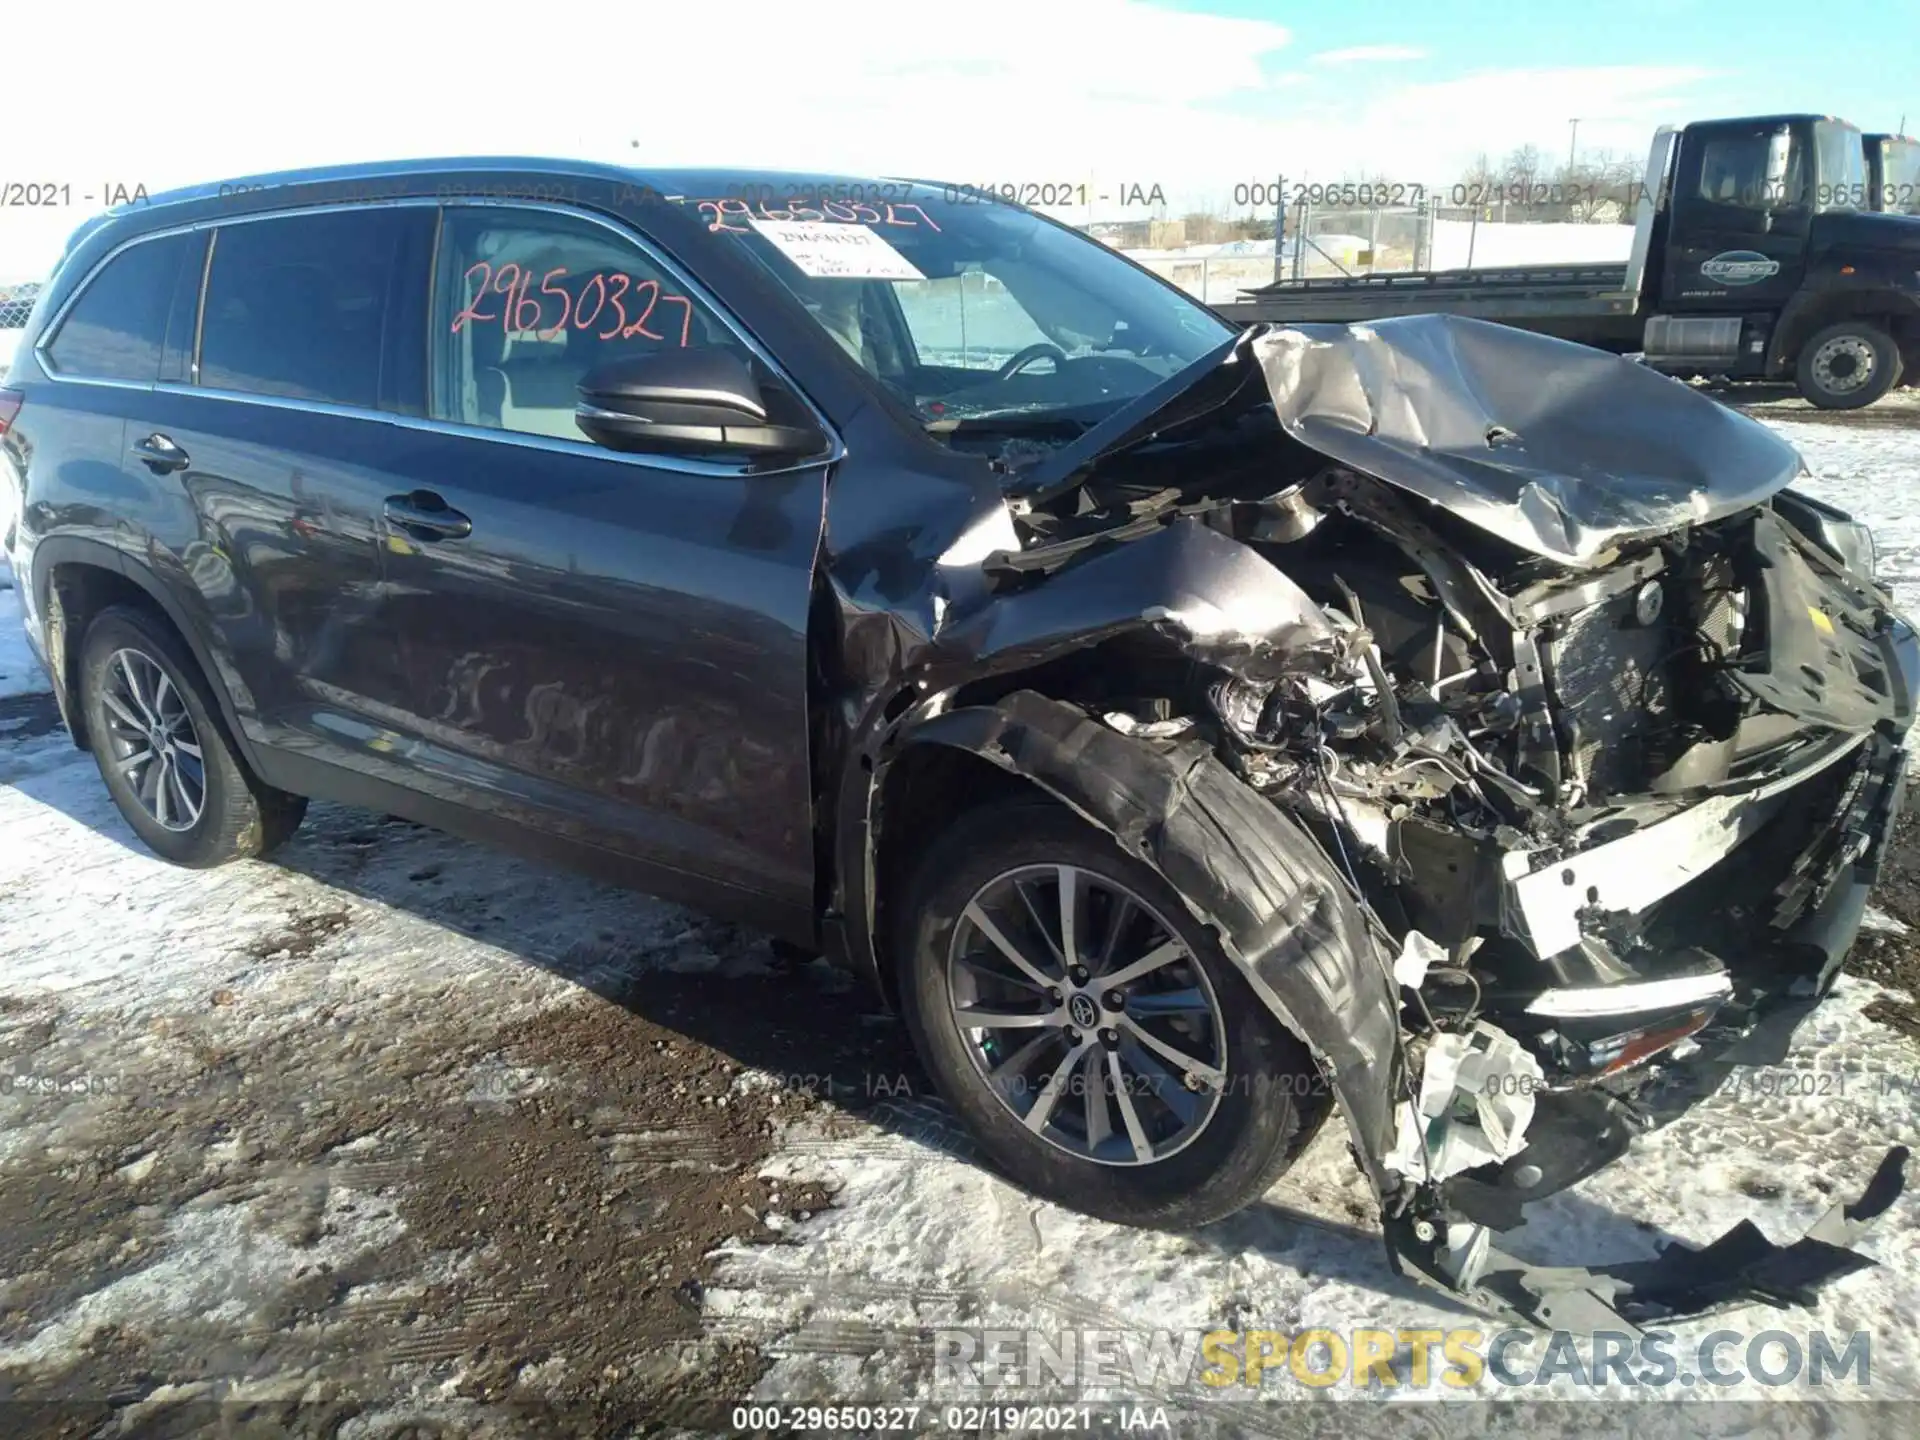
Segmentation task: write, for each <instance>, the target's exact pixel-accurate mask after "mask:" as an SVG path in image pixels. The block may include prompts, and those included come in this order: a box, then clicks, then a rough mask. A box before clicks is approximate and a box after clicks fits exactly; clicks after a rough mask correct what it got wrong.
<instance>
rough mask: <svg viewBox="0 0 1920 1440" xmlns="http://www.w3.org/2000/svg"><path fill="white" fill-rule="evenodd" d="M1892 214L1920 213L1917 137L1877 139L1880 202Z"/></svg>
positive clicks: (1883, 208)
mask: <svg viewBox="0 0 1920 1440" xmlns="http://www.w3.org/2000/svg"><path fill="white" fill-rule="evenodd" d="M1877 208H1879V209H1881V210H1886V211H1888V212H1890V213H1892V214H1895V215H1920V140H1882V141H1881V142H1880V204H1879V206H1878V207H1877Z"/></svg>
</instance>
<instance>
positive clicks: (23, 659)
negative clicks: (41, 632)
mask: <svg viewBox="0 0 1920 1440" xmlns="http://www.w3.org/2000/svg"><path fill="white" fill-rule="evenodd" d="M48 688H50V686H49V682H48V680H47V672H46V671H44V670H42V669H41V668H40V662H39V661H38V660H36V659H35V658H34V655H33V650H32V648H31V647H30V646H29V645H28V644H27V632H26V630H25V629H24V628H23V625H22V621H21V617H20V592H19V591H18V590H16V589H15V588H14V584H13V572H12V571H11V570H10V569H8V568H7V565H6V562H5V561H0V700H4V699H5V698H6V697H7V696H9V695H33V694H37V693H38V692H40V691H42V690H46V689H48ZM0 733H4V732H0Z"/></svg>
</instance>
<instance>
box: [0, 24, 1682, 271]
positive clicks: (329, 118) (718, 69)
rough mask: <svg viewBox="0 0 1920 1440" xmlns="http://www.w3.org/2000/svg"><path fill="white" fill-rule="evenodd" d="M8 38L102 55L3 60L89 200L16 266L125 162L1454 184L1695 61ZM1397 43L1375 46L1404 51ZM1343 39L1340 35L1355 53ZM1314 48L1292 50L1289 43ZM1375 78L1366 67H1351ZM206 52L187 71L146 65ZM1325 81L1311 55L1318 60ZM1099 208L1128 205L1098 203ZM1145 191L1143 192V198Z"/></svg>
mask: <svg viewBox="0 0 1920 1440" xmlns="http://www.w3.org/2000/svg"><path fill="white" fill-rule="evenodd" d="M16 8H19V9H21V10H22V11H23V12H24V13H22V14H20V15H18V16H15V15H12V14H9V17H8V21H7V35H8V48H9V53H12V54H17V55H41V56H46V55H59V54H74V55H77V54H79V53H81V51H82V50H83V51H84V62H83V63H82V62H79V61H76V64H75V65H72V66H67V65H53V64H35V65H25V64H22V65H15V66H10V67H8V68H7V72H6V76H5V79H4V80H0V98H4V101H5V104H6V109H7V112H8V113H9V114H12V115H14V116H29V115H30V116H40V117H43V118H44V117H55V118H57V121H58V123H56V124H43V125H32V126H26V127H22V126H18V125H16V126H15V127H14V129H13V131H12V132H11V134H10V136H9V162H10V163H9V165H8V171H9V173H10V174H15V175H20V174H28V173H31V174H34V175H37V176H40V177H41V178H43V179H51V180H54V181H56V182H67V183H70V184H71V185H72V187H73V194H74V203H73V204H72V205H71V206H70V207H68V208H64V209H53V210H46V211H26V210H20V209H8V210H5V211H0V280H4V279H8V278H15V277H24V276H26V275H31V274H34V273H44V271H45V269H46V267H47V266H48V265H50V264H51V263H52V261H53V259H54V257H55V256H56V255H57V254H58V251H59V247H60V244H61V242H62V240H63V239H64V238H65V236H66V234H67V233H68V232H69V231H71V229H72V228H73V227H74V225H76V224H77V223H79V222H80V221H81V220H82V219H84V218H85V217H86V215H87V214H88V213H89V212H90V211H91V210H92V209H93V208H95V206H96V205H97V204H98V203H99V202H98V201H97V200H96V201H95V202H93V204H88V203H85V202H83V201H82V200H81V198H80V197H81V196H82V195H83V194H88V193H91V194H94V195H98V194H99V193H100V192H101V189H102V187H103V186H104V185H108V184H113V183H120V184H125V185H129V186H131V185H133V184H135V183H141V184H144V185H146V187H147V188H148V190H149V191H155V190H160V189H164V188H169V187H172V186H176V185H183V184H192V183H198V182H202V181H207V180H217V179H222V178H227V177H232V176H237V175H244V174H248V173H255V172H259V171H266V170H279V169H289V168H295V167H300V166H307V165H315V164H328V163H334V162H340V161H353V160H366V159H380V158H404V157H418V156H429V155H460V154H465V155H476V154H478V155H486V154H494V155H501V154H504V155H530V154H531V155H571V156H578V157H581V158H585V159H596V160H609V161H614V162H616V163H623V164H632V165H635V166H636V167H639V168H643V169H644V168H649V167H656V166H657V167H665V166H674V165H702V164H716V165H728V164H739V165H747V166H766V167H769V168H782V169H812V170H825V171H839V172H843V173H849V174H895V175H898V174H915V175H927V176H936V177H941V178H947V179H953V180H959V181H972V182H991V183H1001V182H1006V181H1048V180H1051V181H1055V182H1060V181H1066V182H1070V183H1073V184H1076V185H1077V184H1079V183H1082V182H1085V183H1087V184H1088V185H1089V187H1090V190H1091V192H1092V193H1094V194H1096V195H1097V194H1100V193H1107V194H1109V195H1113V194H1117V193H1118V190H1119V187H1120V186H1122V185H1127V186H1132V185H1141V186H1143V187H1151V186H1152V185H1156V184H1157V185H1159V186H1160V187H1161V188H1162V190H1163V192H1164V193H1165V194H1166V196H1167V197H1168V200H1169V203H1170V208H1171V209H1172V210H1173V211H1174V213H1179V211H1180V210H1182V209H1184V208H1187V207H1188V206H1190V205H1193V204H1202V203H1207V202H1209V201H1217V202H1219V203H1222V204H1224V203H1225V202H1226V201H1227V200H1228V198H1229V197H1230V195H1231V192H1232V189H1233V186H1234V185H1235V184H1236V183H1239V182H1244V181H1251V180H1255V179H1271V178H1273V177H1274V176H1275V175H1277V174H1281V173H1284V174H1286V175H1287V176H1288V177H1289V178H1298V179H1309V178H1318V179H1338V178H1342V177H1343V176H1345V175H1348V174H1352V173H1358V172H1360V171H1363V170H1364V171H1365V172H1367V173H1370V174H1377V175H1384V176H1386V177H1388V178H1392V179H1405V180H1409V181H1423V182H1426V181H1435V180H1440V179H1445V180H1447V181H1449V182H1450V181H1451V179H1453V178H1454V177H1456V176H1457V175H1458V173H1459V171H1460V168H1461V165H1462V163H1463V162H1464V161H1465V159H1467V158H1469V157H1471V156H1472V155H1473V154H1474V153H1475V152H1477V151H1480V150H1487V151H1489V152H1493V153H1501V152H1504V151H1505V150H1507V149H1509V148H1511V147H1512V146H1514V145H1518V144H1522V143H1527V142H1528V141H1532V142H1534V143H1538V144H1540V145H1542V146H1543V147H1547V148H1550V147H1551V146H1552V145H1554V144H1555V143H1562V144H1563V143H1564V137H1565V135H1566V116H1567V115H1568V114H1569V113H1578V114H1582V115H1607V116H1613V117H1620V120H1619V122H1618V123H1617V124H1613V125H1612V126H1611V128H1609V126H1607V125H1600V124H1595V125H1593V126H1592V127H1590V126H1589V124H1588V122H1586V121H1584V120H1583V121H1582V123H1581V127H1580V140H1581V144H1582V147H1583V148H1586V147H1589V146H1592V147H1600V146H1603V145H1614V144H1619V143H1622V141H1621V140H1620V139H1616V138H1612V137H1613V136H1614V135H1615V134H1616V133H1617V134H1618V135H1619V136H1621V137H1626V136H1628V135H1629V134H1630V135H1631V148H1635V149H1641V148H1644V145H1645V143H1646V136H1647V134H1648V133H1650V131H1651V129H1652V127H1653V125H1654V123H1656V122H1657V121H1662V120H1684V119H1687V118H1691V117H1690V115H1689V113H1688V112H1687V110H1686V109H1685V108H1684V106H1683V104H1682V100H1683V98H1684V95H1683V92H1684V90H1685V87H1686V86H1687V85H1689V84H1691V83H1692V82H1693V81H1694V80H1696V79H1698V78H1699V77H1700V76H1702V75H1703V74H1704V73H1705V72H1703V71H1699V70H1695V69H1691V68H1684V67H1671V66H1648V67H1594V68H1580V69H1564V70H1539V71H1519V72H1504V73H1500V72H1495V73H1488V74H1483V75H1473V76H1468V77H1464V78H1455V79H1450V80H1442V81H1433V80H1431V79H1430V78H1424V79H1423V81H1422V83H1417V84H1412V85H1407V84H1404V83H1398V82H1396V84H1395V85H1393V86H1391V87H1388V88H1384V89H1383V88H1381V77H1380V75H1379V74H1378V73H1377V72H1367V73H1369V74H1370V75H1371V76H1372V80H1371V83H1370V84H1369V85H1368V86H1366V87H1365V88H1364V89H1362V88H1355V87H1351V86H1349V85H1348V83H1347V81H1346V80H1345V78H1344V77H1343V78H1342V79H1341V81H1340V82H1338V83H1337V84H1335V83H1334V82H1333V80H1332V77H1331V76H1330V75H1327V74H1325V73H1324V72H1321V71H1319V70H1318V69H1317V68H1316V69H1315V70H1313V71H1311V72H1307V73H1303V72H1302V71H1301V70H1300V69H1299V68H1298V66H1297V65H1296V64H1294V62H1293V52H1292V50H1291V49H1290V40H1291V37H1290V35H1289V32H1288V30H1287V29H1286V28H1285V27H1284V26H1280V25H1275V24H1270V23H1268V22H1266V21H1261V20H1241V19H1234V18H1228V17H1222V16H1213V15H1202V14H1195V13H1193V12H1190V11H1181V10H1172V9H1162V8H1159V7H1157V6H1154V5H1151V4H1146V3H1141V0H1044V3H1042V0H969V3H968V5H967V6H965V7H964V8H961V9H956V10H949V11H946V12H942V14H941V16H940V17H939V18H937V19H929V18H927V16H926V15H925V14H924V13H922V12H918V11H909V10H907V9H905V8H902V7H900V6H899V5H898V4H897V0H847V3H842V4H838V5H836V6H835V7H833V9H832V12H831V16H832V23H831V24H826V23H822V12H820V11H817V10H812V9H806V8H802V7H788V6H784V5H780V6H776V5H772V4H764V5H760V6H758V7H757V8H736V7H729V8H727V9H724V10H722V9H721V8H720V7H719V6H716V5H701V6H649V7H645V8H644V9H642V8H638V7H633V6H631V5H629V4H623V3H616V0H573V3H570V4H568V5H567V6H565V7H564V8H563V9H559V10H548V11H541V10H539V9H537V8H536V9H534V10H532V11H529V9H528V8H527V6H526V5H525V4H524V3H522V4H515V5H505V4H502V3H500V0H472V3H470V4H469V5H467V6H464V7H461V8H460V9H459V10H458V11H457V12H451V13H450V12H446V11H442V10H439V9H429V8H428V7H413V6H406V5H400V4H393V3H385V4H371V3H368V0H339V3H332V4H325V5H318V4H313V3H311V0H305V3H301V0H292V3H283V4H281V5H277V6H274V7H271V8H263V7H261V6H259V5H258V4H257V0H244V3H242V0H169V3H167V4H166V5H164V6H129V7H127V8H125V9H124V10H121V11H119V12H117V13H116V14H115V15H114V18H113V23H111V24H101V25H95V26H91V27H88V28H87V30H86V34H85V43H84V45H82V46H80V47H79V48H78V49H76V31H75V22H74V21H73V19H72V18H71V12H70V11H63V10H62V9H61V7H58V6H43V5H30V6H23V7H16ZM1382 48H1386V49H1393V48H1395V47H1362V49H1363V50H1367V49H1371V50H1379V49H1382ZM1332 53H1336V54H1337V53H1339V52H1332ZM1283 65H1287V66H1290V67H1291V68H1289V69H1288V70H1287V71H1285V72H1284V73H1282V66H1283ZM1349 73H1351V72H1349ZM151 75H164V76H174V75H178V76H182V77H190V79H191V84H186V83H184V82H183V85H182V87H181V88H179V89H177V90H175V89H173V88H171V87H167V86H162V87H159V88H157V89H156V88H155V87H152V86H145V85H139V84H134V83H130V82H128V81H127V79H126V77H129V76H151ZM1309 77H1311V78H1309ZM1096 213H1099V214H1103V215H1108V214H1112V213H1115V212H1114V211H1112V210H1111V209H1110V208H1108V207H1100V206H1096ZM1130 213H1131V214H1134V215H1136V216H1137V215H1138V214H1139V213H1140V212H1139V211H1133V212H1130Z"/></svg>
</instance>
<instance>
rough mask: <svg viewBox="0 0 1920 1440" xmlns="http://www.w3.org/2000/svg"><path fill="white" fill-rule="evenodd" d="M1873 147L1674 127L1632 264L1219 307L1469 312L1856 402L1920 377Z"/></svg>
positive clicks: (1805, 133)
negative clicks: (1880, 203) (1872, 168)
mask: <svg viewBox="0 0 1920 1440" xmlns="http://www.w3.org/2000/svg"><path fill="white" fill-rule="evenodd" d="M1888 138H1894V139H1898V138H1899V137H1888ZM1865 143H1866V142H1865V137H1863V136H1862V135H1861V133H1860V131H1859V130H1858V129H1856V128H1855V127H1854V126H1852V125H1849V124H1847V123H1846V122H1845V121H1842V120H1836V119H1834V118H1833V117H1831V116H1821V115H1768V116H1751V117H1745V118H1741V119H1734V120H1710V121H1702V122H1699V123H1696V124H1692V125H1688V126H1685V127H1684V128H1678V129H1676V128H1673V127H1664V126H1663V127H1662V128H1661V129H1660V130H1659V131H1657V132H1656V133H1655V135H1654V138H1653V146H1652V148H1651V150H1650V152H1649V154H1648V157H1647V169H1646V178H1645V182H1644V184H1643V185H1642V187H1641V189H1640V193H1639V194H1638V196H1637V198H1636V202H1635V219H1634V235H1633V246H1632V251H1631V253H1630V256H1629V258H1628V261H1627V263H1626V264H1625V265H1591V264H1580V265H1523V266H1505V267H1500V268H1496V269H1481V270H1451V271H1416V272H1411V273H1401V274H1377V275H1358V276H1338V277H1332V278H1316V279H1304V280H1283V281H1279V282H1276V283H1275V284H1272V285H1268V286H1264V287H1261V288H1259V289H1255V290H1249V291H1246V292H1243V294H1242V295H1241V297H1240V299H1239V300H1238V301H1235V302H1231V303H1228V304H1224V305H1217V306H1215V307H1214V308H1215V309H1217V310H1218V311H1220V313H1221V314H1222V315H1224V316H1225V317H1226V318H1228V319H1229V320H1233V321H1236V322H1239V323H1242V324H1252V323H1255V322H1260V321H1270V322H1279V323H1281V324H1297V323H1302V322H1310V321H1344V322H1351V321H1358V320H1373V319H1380V318H1383V317H1386V316H1389V315H1412V314H1421V313H1427V312H1434V311H1439V312H1444V313H1447V314H1455V315H1470V316H1476V317H1478V318H1480V319H1484V320H1494V321H1498V322H1500V323H1502V324H1506V325H1513V326H1516V327H1517V328H1520V329H1523V330H1534V331H1539V332H1541V333H1543V334H1548V335H1556V336H1559V337H1560V338H1562V339H1566V340H1575V341H1579V342H1580V343H1582V344H1586V345H1593V346H1596V347H1597V348H1600V349H1604V350H1611V351H1614V352H1616V353H1619V354H1632V353H1639V354H1641V355H1643V356H1644V358H1645V360H1646V363H1647V364H1649V365H1652V366H1654V367H1655V368H1656V369H1659V370H1663V371H1665V372H1667V373H1668V374H1672V375H1681V376H1693V375H1712V376H1726V377H1728V378H1730V379H1735V380H1778V379H1784V378H1791V379H1793V380H1794V381H1795V382H1796V383H1797V384H1798V386H1799V388H1800V391H1801V393H1802V394H1804V395H1805V396H1806V397H1807V399H1809V400H1810V401H1812V402H1813V403H1814V404H1815V405H1819V406H1821V407H1823V408H1826V409H1855V408H1858V407H1860V406H1863V405H1870V404H1872V403H1873V402H1874V401H1875V400H1878V399H1879V398H1880V397H1881V396H1882V395H1884V394H1886V392H1887V391H1888V390H1890V389H1892V388H1893V387H1894V386H1895V385H1898V384H1899V383H1900V382H1901V379H1902V377H1903V375H1904V374H1907V373H1909V372H1910V373H1911V374H1912V375H1914V376H1916V377H1920V216H1913V215H1904V214H1895V213H1878V212H1875V211H1873V210H1872V209H1871V208H1870V201H1871V192H1872V191H1873V188H1874V187H1873V185H1872V183H1871V182H1870V179H1869V168H1868V161H1867V153H1866V148H1865ZM1907 143H1909V144H1910V143H1912V142H1907ZM1887 153H1888V154H1889V155H1892V156H1895V157H1896V158H1902V157H1901V152H1899V151H1897V150H1894V151H1889V152H1887ZM1883 183H1884V182H1883Z"/></svg>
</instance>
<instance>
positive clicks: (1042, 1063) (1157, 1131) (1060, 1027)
mask: <svg viewBox="0 0 1920 1440" xmlns="http://www.w3.org/2000/svg"><path fill="white" fill-rule="evenodd" d="M947 995H948V1003H949V1004H950V1005H951V1007H952V1010H953V1018H954V1023H955V1024H956V1025H957V1026H958V1028H959V1031H960V1035H961V1038H962V1039H963V1040H964V1041H965V1043H966V1048H967V1050H968V1053H969V1054H970V1055H971V1056H972V1058H973V1062H974V1066H975V1068H976V1069H977V1070H978V1071H979V1073H980V1075H981V1077H982V1078H983V1079H984V1080H985V1081H986V1082H987V1086H988V1088H989V1089H990V1090H992V1092H993V1093H994V1095H995V1097H996V1098H997V1099H998V1100H999V1101H1000V1103H1001V1104H1002V1105H1004V1106H1005V1107H1006V1108H1007V1109H1008V1110H1009V1111H1011V1112H1012V1114H1013V1115H1014V1116H1015V1117H1016V1118H1017V1119H1019V1121H1020V1122H1021V1123H1022V1124H1023V1125H1025V1126H1026V1128H1027V1129H1028V1130H1030V1131H1032V1132H1033V1133H1034V1134H1035V1135H1038V1136H1040V1137H1041V1138H1042V1139H1044V1140H1046V1141H1047V1142H1048V1143H1049V1144H1051V1145H1054V1146H1056V1147H1057V1148H1059V1149H1061V1150H1064V1151H1066V1152H1067V1153H1068V1154H1071V1155H1074V1156H1077V1157H1079V1158H1080V1159H1083V1160H1092V1161H1095V1162H1097V1163H1099V1164H1103V1165H1148V1164H1153V1163H1155V1162H1156V1161H1160V1160H1164V1159H1166V1158H1167V1157H1168V1156H1170V1155H1173V1154H1175V1153H1177V1152H1178V1151H1180V1150H1182V1149H1184V1148H1185V1147H1186V1146H1188V1145H1190V1144H1191V1143H1192V1142H1193V1141H1194V1140H1195V1139H1196V1138H1197V1137H1198V1136H1199V1135H1200V1133H1201V1132H1202V1131H1203V1130H1204V1129H1206V1126H1207V1123H1208V1122H1209V1121H1210V1120H1211V1119H1212V1118H1213V1115H1214V1112H1215V1111H1216V1110H1217V1109H1218V1107H1219V1103H1220V1097H1221V1094H1222V1092H1223V1089H1224V1086H1225V1084H1226V1066H1227V1055H1226V1027H1225V1023H1224V1017H1223V1015H1222V1013H1221V1010H1220V1004H1219V1001H1218V999H1217V998H1216V997H1215V995H1214V992H1213V987H1212V985H1211V984H1210V983H1208V980H1207V977H1206V973H1205V971H1204V969H1203V968H1202V967H1201V965H1200V964H1199V962H1198V961H1197V960H1196V958H1195V957H1194V955H1193V954H1192V952H1191V951H1190V950H1189V949H1188V947H1187V945H1186V943H1185V942H1184V941H1182V940H1181V939H1180V938H1179V936H1178V934H1177V933H1176V932H1175V931H1174V930H1173V928H1172V927H1171V926H1169V925H1168V924H1167V922H1166V920H1165V919H1164V918H1163V917H1162V916H1160V915H1159V914H1158V913H1157V912H1156V911H1155V910H1154V909H1153V907H1152V906H1151V905H1149V904H1148V903H1147V902H1146V901H1145V900H1143V899H1141V898H1140V897H1139V896H1138V895H1136V894H1134V893H1133V892H1132V891H1131V890H1129V889H1127V887H1126V886H1124V885H1122V884H1120V883H1119V882H1117V881H1115V880H1112V879H1109V878H1108V877H1106V876H1104V875H1099V874H1095V873H1094V872H1092V871H1088V870H1083V869H1080V868H1078V867H1077V866H1072V865H1045V866H1025V867H1022V868H1020V869H1017V870H1010V871H1006V872H1004V873H1003V874H1001V875H998V876H996V877H995V878H993V879H992V880H989V881H988V882H987V883H986V884H985V885H983V886H981V887H980V888H979V889H978V890H977V891H975V892H974V895H973V898H972V899H971V900H969V901H968V902H967V905H966V907H965V909H964V910H963V911H962V913H961V918H960V920H959V923H958V924H956V925H955V927H954V931H953V937H952V940H951V941H950V943H949V946H948V952H947Z"/></svg>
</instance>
